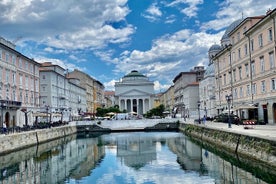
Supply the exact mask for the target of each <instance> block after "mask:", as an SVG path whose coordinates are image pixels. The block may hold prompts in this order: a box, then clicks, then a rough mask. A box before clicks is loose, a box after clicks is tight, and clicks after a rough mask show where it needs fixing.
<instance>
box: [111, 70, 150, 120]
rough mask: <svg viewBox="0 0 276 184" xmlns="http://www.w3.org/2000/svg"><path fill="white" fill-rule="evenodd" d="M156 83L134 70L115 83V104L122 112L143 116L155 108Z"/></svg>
mask: <svg viewBox="0 0 276 184" xmlns="http://www.w3.org/2000/svg"><path fill="white" fill-rule="evenodd" d="M153 101H154V83H153V82H152V81H149V79H148V77H146V76H145V75H143V74H141V73H139V72H138V71H136V70H132V71H131V72H130V73H129V74H127V75H125V76H124V77H123V78H122V79H121V80H120V81H119V82H115V104H117V105H119V108H120V110H121V111H123V110H126V111H127V112H134V113H137V114H139V115H142V114H144V113H146V112H147V111H149V110H150V109H152V108H153Z"/></svg>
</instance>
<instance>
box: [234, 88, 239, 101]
mask: <svg viewBox="0 0 276 184" xmlns="http://www.w3.org/2000/svg"><path fill="white" fill-rule="evenodd" d="M234 98H235V99H236V98H238V89H237V88H235V89H234Z"/></svg>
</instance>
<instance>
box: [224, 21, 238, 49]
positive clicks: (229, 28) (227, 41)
mask: <svg viewBox="0 0 276 184" xmlns="http://www.w3.org/2000/svg"><path fill="white" fill-rule="evenodd" d="M242 21H243V19H239V20H236V21H234V22H233V23H232V24H230V26H228V27H227V29H226V31H225V33H224V35H223V36H222V38H221V45H222V46H225V45H228V44H230V38H229V33H230V32H231V31H233V30H234V29H235V28H236V27H237V26H238V25H239V24H240V23H241V22H242Z"/></svg>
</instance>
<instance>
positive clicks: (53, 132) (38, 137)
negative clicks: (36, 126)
mask: <svg viewBox="0 0 276 184" xmlns="http://www.w3.org/2000/svg"><path fill="white" fill-rule="evenodd" d="M76 132H77V128H76V126H68V125H67V126H62V127H53V128H48V129H40V130H34V131H26V132H20V133H15V134H8V135H0V154H7V153H10V152H13V151H17V150H20V149H23V148H27V147H30V146H33V145H37V144H41V143H45V142H49V141H51V140H55V139H59V138H61V137H65V136H68V135H71V134H75V133H76Z"/></svg>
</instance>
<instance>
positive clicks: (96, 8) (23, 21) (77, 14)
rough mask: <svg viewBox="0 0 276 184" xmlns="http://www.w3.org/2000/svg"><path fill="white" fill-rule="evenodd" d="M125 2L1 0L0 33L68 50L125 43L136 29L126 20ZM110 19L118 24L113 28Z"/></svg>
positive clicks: (95, 0) (118, 0) (106, 0)
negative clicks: (118, 25) (18, 0)
mask: <svg viewBox="0 0 276 184" xmlns="http://www.w3.org/2000/svg"><path fill="white" fill-rule="evenodd" d="M126 3H127V0H93V1H91V0H82V2H81V3H79V2H78V1H67V0H60V1H38V0H22V1H20V3H18V2H17V1H1V2H0V11H1V15H0V27H1V30H2V31H1V33H4V34H6V35H3V36H5V37H6V38H15V37H17V36H18V35H20V36H22V37H23V39H25V40H32V41H35V42H38V43H44V44H46V45H48V46H49V47H56V48H66V49H70V50H74V49H83V48H92V49H93V48H103V47H105V46H106V45H107V44H109V43H124V42H128V41H129V40H130V35H132V34H133V33H134V31H135V29H134V28H133V27H132V26H131V25H128V24H127V23H126V22H125V17H126V15H127V14H128V13H129V12H130V10H129V9H128V7H127V6H126ZM113 23H119V24H121V26H120V27H119V28H116V27H114V26H113ZM16 30H20V33H18V32H16Z"/></svg>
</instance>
